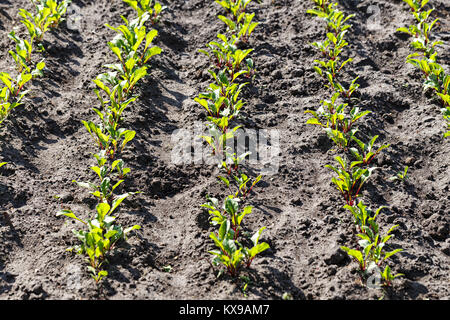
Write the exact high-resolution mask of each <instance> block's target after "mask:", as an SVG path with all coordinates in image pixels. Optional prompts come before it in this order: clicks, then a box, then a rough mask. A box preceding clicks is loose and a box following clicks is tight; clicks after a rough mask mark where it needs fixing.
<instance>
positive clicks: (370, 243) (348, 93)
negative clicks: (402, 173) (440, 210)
mask: <svg viewBox="0 0 450 320" xmlns="http://www.w3.org/2000/svg"><path fill="white" fill-rule="evenodd" d="M313 2H314V4H315V7H314V9H310V10H308V13H309V14H311V15H313V16H316V17H319V18H321V19H322V20H323V21H324V25H325V32H326V39H325V40H323V41H320V42H315V43H313V44H312V45H313V46H314V47H316V48H317V49H318V50H319V51H320V53H321V55H322V60H315V61H314V62H315V64H316V66H315V67H314V69H315V71H316V73H317V74H318V75H319V76H320V77H321V78H323V79H324V81H325V83H326V84H325V86H326V87H327V88H328V89H329V91H330V94H331V98H329V99H328V100H325V99H324V100H322V101H321V102H320V103H321V106H320V107H319V108H318V109H316V110H308V111H306V113H309V114H311V115H312V116H313V117H312V118H310V119H309V120H308V121H307V123H308V124H312V125H317V126H320V127H321V128H322V129H323V131H324V132H325V133H326V134H327V136H328V137H329V138H330V139H331V141H332V142H333V143H334V145H335V150H334V151H335V152H336V153H338V154H339V155H337V156H335V161H336V164H335V165H326V167H327V168H329V169H330V170H332V172H333V173H334V174H335V176H334V177H333V178H332V179H331V183H332V184H333V185H334V186H335V187H336V189H337V190H338V191H339V193H340V194H341V196H342V200H343V202H344V204H345V206H344V209H346V210H347V211H348V212H349V213H351V215H352V217H353V222H354V224H355V226H356V229H357V232H358V234H357V237H358V241H357V244H358V246H357V247H356V248H355V249H351V248H349V247H346V246H341V249H342V250H343V251H345V252H346V253H347V254H348V255H349V256H350V257H352V258H353V259H354V260H355V261H356V262H357V263H358V266H359V271H360V274H361V278H362V279H365V280H367V279H368V278H369V277H370V276H371V275H375V277H378V279H382V282H383V283H382V285H383V286H390V285H391V284H392V281H393V280H394V279H395V278H396V277H399V276H401V275H402V274H393V273H392V271H391V267H390V266H389V264H388V259H389V258H390V257H392V256H393V255H395V254H396V253H398V252H400V251H402V249H395V250H391V251H388V241H389V240H390V239H391V238H392V237H393V235H392V232H393V231H394V230H395V229H396V228H397V227H398V225H395V226H392V227H390V228H389V229H388V230H387V231H386V232H385V233H383V232H382V228H381V226H380V225H379V223H378V222H377V217H378V215H379V214H380V212H381V211H382V210H383V208H384V207H380V208H378V209H377V210H375V211H373V210H371V209H370V208H369V207H368V206H367V205H365V204H364V201H363V200H362V199H361V198H362V195H363V187H364V185H365V184H366V183H367V181H368V180H369V179H370V177H371V175H372V172H373V171H374V170H377V169H379V168H377V167H374V166H373V160H374V159H375V157H377V156H378V155H379V154H380V152H382V151H383V150H384V149H386V148H389V146H390V145H389V144H380V143H378V141H377V140H378V138H379V137H378V136H373V137H368V134H367V133H366V132H361V130H359V128H358V124H359V123H360V122H361V121H362V120H363V119H364V118H365V117H367V116H368V115H369V114H371V113H372V112H371V111H370V110H362V108H360V107H359V104H360V101H359V100H358V99H356V98H353V94H354V93H355V91H356V90H358V88H359V84H358V78H359V77H356V78H354V79H353V80H351V82H350V84H349V85H348V87H346V86H345V84H344V80H343V79H344V70H345V68H344V67H346V68H348V66H350V65H351V62H352V60H353V59H352V58H349V59H346V60H343V59H342V56H343V53H344V52H345V48H346V47H347V46H348V45H349V43H348V41H347V40H346V39H347V34H348V33H349V32H351V31H350V30H351V28H352V25H351V24H350V21H351V19H352V18H353V17H354V15H346V14H345V13H344V12H342V11H341V10H339V4H338V3H336V2H331V1H328V0H313ZM366 139H367V140H366Z"/></svg>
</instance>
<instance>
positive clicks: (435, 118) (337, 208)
mask: <svg viewBox="0 0 450 320" xmlns="http://www.w3.org/2000/svg"><path fill="white" fill-rule="evenodd" d="M73 3H74V4H75V5H76V6H77V7H78V8H79V10H77V11H76V16H78V17H80V18H81V19H80V20H79V22H78V23H79V27H78V30H72V29H74V28H73V26H72V27H71V28H68V25H67V23H63V24H62V25H61V26H60V28H59V29H57V30H56V31H54V32H51V33H49V34H47V37H46V42H45V47H46V49H47V52H46V54H45V59H46V63H47V70H46V71H45V77H43V78H41V79H39V80H35V81H33V85H32V86H31V89H32V91H31V93H30V94H29V95H28V98H27V100H26V103H25V104H24V105H23V106H21V107H19V108H18V109H16V110H14V112H13V113H12V114H11V116H10V118H9V119H8V120H7V121H6V122H5V125H4V126H3V128H2V129H1V131H0V136H1V143H0V159H1V161H7V162H8V165H7V166H5V167H3V168H2V169H1V171H0V172H1V177H0V197H1V198H0V299H95V298H107V299H281V297H282V295H283V294H284V293H290V294H291V295H292V297H293V298H294V299H376V298H380V297H382V296H384V298H385V299H449V298H450V286H449V283H450V276H449V274H450V270H449V262H450V257H449V255H450V239H449V215H448V213H449V207H450V198H449V186H450V160H449V159H450V142H449V141H443V139H442V133H443V131H444V128H445V126H444V121H443V118H442V115H441V113H440V110H439V109H440V107H439V104H438V103H437V102H435V101H434V100H433V99H432V96H431V95H426V94H424V93H423V90H422V86H421V81H422V80H421V78H420V74H419V73H418V72H417V70H415V69H414V68H413V67H412V66H411V65H407V64H406V63H405V58H406V56H407V55H408V54H409V53H410V52H411V50H410V48H409V47H408V45H409V40H408V39H407V37H405V36H404V35H401V34H399V33H398V32H396V29H397V28H398V27H402V26H406V25H409V24H410V23H411V22H412V19H411V18H412V17H411V15H410V13H409V12H408V9H407V6H406V4H404V3H403V2H402V1H400V0H389V1H387V0H386V1H384V0H371V1H363V0H359V1H358V0H353V1H352V0H347V1H344V0H342V1H340V7H341V9H342V10H345V12H346V13H354V14H355V15H356V17H355V18H354V19H353V20H352V22H353V28H352V31H353V33H352V34H351V35H349V36H348V42H349V43H350V46H349V47H347V49H346V50H345V53H344V56H345V55H347V56H350V57H353V58H354V61H353V63H351V64H349V65H348V66H347V67H346V70H347V71H348V72H349V75H348V77H349V79H350V77H351V76H355V75H359V76H360V80H359V83H360V84H361V88H360V93H359V98H360V103H359V104H360V106H361V108H363V109H365V110H371V111H373V113H372V114H371V115H369V116H368V117H367V118H366V120H365V122H364V123H363V124H362V125H360V130H361V131H362V132H366V133H367V135H375V134H378V135H379V136H380V138H379V141H383V142H384V143H390V144H391V147H390V148H389V149H387V151H386V152H384V153H383V155H382V156H380V157H379V158H378V160H377V166H378V167H379V169H378V170H376V171H375V172H374V176H373V177H372V178H371V180H370V182H368V184H367V185H366V186H365V188H364V195H363V199H364V201H365V202H366V203H368V204H370V205H371V207H372V208H376V207H378V206H381V205H385V206H387V207H388V208H387V209H385V210H384V211H382V214H380V216H379V222H380V225H382V227H383V229H384V230H387V229H388V228H389V227H390V226H392V225H394V224H399V225H400V227H399V228H398V229H397V230H396V232H395V238H393V239H392V242H391V247H392V248H398V247H401V248H404V249H405V251H404V252H402V253H400V254H398V255H396V256H395V257H394V258H393V260H392V262H391V265H392V266H393V269H394V272H400V273H404V274H405V276H404V277H403V278H399V279H397V280H396V281H395V284H394V287H393V289H392V290H391V291H390V292H388V293H387V294H384V293H383V291H381V290H376V289H368V288H367V287H366V286H365V285H362V284H361V281H360V280H359V277H358V274H357V273H356V272H355V268H356V267H357V265H356V264H355V263H354V262H353V261H351V260H350V259H349V258H348V257H346V255H345V254H343V253H342V252H340V251H339V249H338V248H339V246H340V245H346V246H350V247H355V246H356V243H355V241H356V236H355V228H354V226H353V224H352V219H351V216H350V214H349V213H348V212H346V211H345V210H344V209H343V208H342V199H341V198H340V197H339V195H338V191H337V190H335V188H334V186H333V185H332V184H331V182H330V180H331V177H332V173H331V171H330V170H329V169H327V168H325V167H324V166H325V165H326V164H332V163H333V157H334V156H335V153H334V152H333V151H332V149H333V146H332V145H331V143H330V141H329V140H328V138H327V137H326V136H325V135H324V133H323V131H321V130H320V129H319V128H316V127H313V126H311V125H307V124H306V120H307V119H308V118H309V116H308V114H304V111H305V110H307V109H316V108H317V106H318V105H319V102H320V100H321V99H323V98H327V99H328V97H329V92H328V91H327V90H328V89H326V88H325V87H324V86H323V84H324V83H323V82H322V81H321V80H320V79H319V78H318V77H317V76H316V74H315V72H314V70H313V69H312V65H313V60H314V59H317V58H318V57H319V55H318V53H317V50H316V49H315V48H313V47H312V46H311V45H310V43H311V42H314V41H320V40H322V39H324V36H325V35H324V28H323V24H322V22H321V21H318V20H316V19H314V18H313V17H312V16H310V15H307V14H306V10H307V9H309V8H311V7H312V5H311V2H310V1H306V0H302V1H300V0H284V1H273V2H272V1H270V0H264V1H263V2H262V3H261V4H258V3H256V2H255V3H252V4H251V5H250V7H249V9H250V11H253V12H255V13H256V17H255V19H256V20H257V21H260V22H261V24H260V25H259V26H258V27H257V28H256V29H255V32H254V37H253V38H252V40H251V41H250V45H251V46H252V47H253V48H255V50H254V52H253V53H252V57H253V59H254V61H255V65H256V68H257V70H258V73H257V75H256V78H255V80H254V82H253V83H252V84H251V85H249V86H248V88H247V89H246V91H245V92H244V94H243V97H244V98H245V100H246V101H247V102H248V103H247V105H246V106H245V110H244V114H245V118H246V119H247V120H242V121H241V123H242V124H243V125H244V127H245V128H247V129H255V130H256V129H269V130H272V129H273V130H278V132H279V133H280V154H279V161H280V162H279V171H278V173H277V174H275V175H268V176H264V177H263V179H262V181H261V182H260V184H259V185H258V187H257V188H255V192H254V194H253V195H252V198H251V200H250V201H249V202H250V203H251V204H252V205H253V206H254V207H255V208H254V211H253V213H252V214H251V215H249V216H248V218H246V219H247V220H246V226H245V227H246V229H248V230H253V231H256V230H257V229H258V228H259V227H261V226H266V227H267V229H266V231H265V233H264V234H263V240H264V241H266V242H268V243H269V244H270V246H271V248H270V250H267V251H265V252H264V253H263V254H262V255H261V256H260V257H259V258H257V259H255V261H254V263H253V264H252V269H251V271H249V272H247V276H248V277H249V278H250V279H251V284H250V286H249V288H248V292H247V295H248V297H247V298H246V297H245V296H244V295H243V293H242V291H241V289H240V286H241V284H240V283H236V282H233V281H232V280H231V279H230V278H229V277H227V276H222V277H220V278H216V275H217V270H213V268H212V267H211V266H210V263H209V260H210V255H209V254H208V253H207V251H208V250H211V249H212V248H213V246H212V242H211V241H210V239H209V233H210V232H211V231H212V230H215V228H213V227H211V226H210V225H209V223H208V220H207V219H208V213H207V212H205V211H204V210H203V209H202V208H201V207H200V205H201V204H202V203H204V202H205V196H206V195H207V194H208V193H209V194H212V195H216V196H220V197H221V198H222V197H223V196H224V195H226V193H225V190H220V188H219V187H218V186H219V183H218V182H217V181H216V175H217V169H216V168H215V166H213V165H207V164H201V163H199V164H194V163H192V164H184V165H175V164H173V163H172V161H171V151H172V148H173V145H174V143H173V142H172V133H173V132H174V131H175V130H177V129H182V128H186V129H189V128H191V126H193V125H194V124H195V123H197V122H198V121H203V120H204V119H205V114H204V111H203V110H202V107H200V106H199V105H198V104H196V103H195V102H194V101H193V98H194V97H195V96H196V95H198V93H200V92H202V91H204V90H205V89H206V87H207V86H208V84H209V81H210V77H209V74H208V73H207V72H206V69H207V68H208V64H209V63H208V61H207V59H206V57H205V56H204V55H202V54H200V53H198V52H197V50H198V49H200V48H204V45H205V44H206V43H207V42H209V41H212V40H214V38H215V36H216V34H217V32H218V31H221V30H222V31H223V30H224V24H223V23H222V22H221V21H220V20H219V19H217V17H216V16H217V15H218V14H221V13H222V11H221V10H220V6H219V5H218V4H216V3H214V1H206V0H189V1H180V0H177V1H175V0H174V1H163V3H164V4H165V5H167V7H168V8H167V10H166V11H165V13H164V14H163V16H162V19H161V22H160V24H159V25H158V26H156V29H158V31H159V36H158V38H157V39H156V40H155V44H156V45H158V46H160V47H161V48H163V50H164V52H163V54H162V55H160V56H157V57H155V58H154V59H153V65H152V70H151V76H150V77H147V78H146V79H145V80H144V81H143V82H142V83H141V86H140V87H139V90H138V91H139V93H140V98H139V99H138V101H137V102H136V103H134V104H133V106H132V107H131V108H130V109H129V110H128V111H127V113H126V123H125V125H124V126H125V127H126V128H132V129H134V130H136V131H137V137H136V139H135V140H134V141H133V143H132V144H131V146H130V147H129V148H128V149H127V151H126V152H125V153H124V154H123V158H124V159H125V161H126V162H127V164H128V166H129V167H130V168H131V169H132V171H131V174H130V176H129V178H128V179H127V182H126V185H125V186H124V189H125V190H127V191H142V192H143V193H142V194H139V195H136V196H134V198H133V200H131V201H127V202H126V203H125V204H124V205H123V207H122V209H121V211H120V215H119V219H120V222H121V223H122V224H123V225H124V226H129V225H133V224H139V225H141V226H142V229H141V230H139V231H137V232H136V233H135V234H134V235H133V236H132V237H130V239H129V241H128V247H126V246H125V245H123V246H121V247H118V248H117V249H116V250H115V251H114V252H113V253H112V255H111V257H110V259H109V262H110V263H109V264H108V267H107V271H108V272H109V276H108V278H107V279H106V280H105V281H104V285H103V287H102V289H101V290H96V288H95V284H94V282H93V280H92V279H91V278H90V277H89V274H88V273H87V272H86V269H85V267H86V264H85V262H84V261H83V259H82V257H80V256H77V255H75V254H74V253H69V252H65V249H66V248H68V247H70V246H71V245H74V244H76V240H75V238H74V237H73V235H72V232H71V230H72V229H74V228H81V225H80V224H79V223H75V222H74V221H69V219H65V218H64V217H56V212H57V211H58V210H60V209H61V208H71V209H72V210H73V211H75V212H76V213H77V214H79V215H80V216H81V217H83V218H86V217H88V216H90V215H91V214H90V212H92V209H94V208H95V205H96V203H95V201H94V200H93V199H92V196H91V195H89V193H88V192H87V191H85V190H82V189H80V188H79V187H77V186H76V185H75V183H73V182H72V180H74V179H76V180H80V181H87V180H90V179H92V172H90V170H89V167H90V166H92V165H94V161H95V160H94V159H93V158H92V156H91V152H97V150H96V149H95V146H94V145H93V143H92V141H91V138H90V136H89V134H88V133H87V132H86V130H85V128H84V127H83V125H82V123H81V120H89V119H91V120H94V119H95V118H96V115H95V114H94V112H93V111H92V109H91V108H92V107H96V106H97V105H98V101H97V98H96V96H95V94H94V93H93V91H92V90H93V89H94V87H95V85H94V84H93V83H92V81H91V80H92V79H94V78H95V77H96V76H97V75H98V74H99V73H101V72H105V71H106V69H105V68H104V67H103V65H104V64H106V63H111V62H113V61H115V59H114V57H113V56H112V54H111V52H110V50H109V48H108V46H107V44H106V43H107V41H109V40H111V39H112V38H113V37H114V35H115V34H114V32H113V31H112V30H110V29H108V28H107V27H105V26H104V24H105V23H109V24H111V25H113V26H114V25H118V24H120V23H121V19H120V15H124V16H126V17H134V16H135V14H134V13H133V12H132V10H131V9H129V7H128V6H126V5H125V4H123V3H122V1H121V0H95V1H93V0H92V1H89V0H73ZM431 3H432V5H433V6H434V7H435V8H436V11H435V13H434V15H435V16H436V17H439V18H440V19H441V23H440V25H439V26H438V28H437V29H436V35H437V36H438V37H440V38H442V40H443V41H444V42H445V44H444V45H443V46H441V48H440V53H439V56H440V59H441V60H440V62H441V63H442V64H443V65H445V67H446V68H447V70H449V65H450V55H449V52H450V51H449V46H450V17H449V14H450V3H449V1H447V0H432V1H431ZM370 6H376V7H377V8H379V9H380V11H377V10H376V9H375V10H372V9H371V8H370ZM19 8H27V9H31V4H30V3H29V1H27V0H0V33H1V36H0V70H1V71H8V72H12V71H13V61H12V59H11V58H10V57H9V55H8V50H10V49H12V45H13V44H12V42H11V41H10V40H9V39H8V38H7V34H8V33H9V32H10V31H11V30H13V28H17V33H19V34H24V31H25V30H24V28H23V27H22V25H21V23H20V22H19V20H20V19H19V16H18V11H19ZM374 26H375V27H377V26H378V27H379V28H378V29H376V30H373V27H374ZM405 165H409V167H410V170H409V177H410V178H409V180H408V182H406V183H405V184H402V183H393V182H390V181H389V180H388V178H389V177H390V176H392V175H394V174H395V173H396V172H397V171H399V170H401V169H403V167H404V166H405ZM56 195H58V196H60V199H59V200H57V199H55V197H54V196H56ZM167 266H170V267H171V270H170V272H168V271H169V270H168V269H167V268H165V267H167Z"/></svg>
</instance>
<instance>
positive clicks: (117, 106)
mask: <svg viewBox="0 0 450 320" xmlns="http://www.w3.org/2000/svg"><path fill="white" fill-rule="evenodd" d="M123 1H124V2H126V3H127V4H129V5H130V6H131V7H132V8H134V9H135V11H136V13H137V17H136V18H135V19H133V20H128V19H126V18H125V17H123V16H121V18H122V20H123V21H124V24H122V25H120V26H118V27H112V26H110V25H108V24H106V26H107V27H108V28H110V29H112V30H113V31H115V32H116V36H115V37H114V39H113V40H112V41H110V42H108V46H109V48H110V49H111V51H112V53H113V55H114V56H115V57H116V58H117V61H116V63H112V64H106V65H105V68H107V69H109V70H110V71H108V72H105V73H101V74H100V75H98V76H97V77H96V79H94V80H93V82H94V83H95V84H96V89H94V92H95V94H96V96H97V98H98V100H99V107H96V108H93V111H94V112H95V114H96V115H97V120H96V121H90V120H88V121H82V122H83V124H84V126H85V128H86V130H87V132H88V133H89V134H90V135H91V137H92V141H93V143H94V145H95V147H96V148H97V150H98V152H97V153H95V154H93V157H94V158H95V163H96V165H94V166H92V167H91V168H90V169H91V171H92V175H93V176H95V179H96V180H95V181H92V182H78V181H75V180H74V182H76V183H77V184H78V186H80V187H82V188H86V189H88V190H89V191H90V194H91V195H93V196H94V197H95V198H96V200H97V203H98V204H97V206H96V208H95V212H94V213H92V214H91V218H89V219H87V220H83V219H81V218H79V217H78V216H77V215H75V213H74V212H73V211H72V210H70V209H64V210H61V211H59V212H58V213H57V216H61V215H63V216H66V217H69V218H72V219H75V220H77V221H79V222H81V223H82V224H83V225H84V229H82V230H73V233H74V235H75V237H76V238H77V240H78V244H77V245H75V246H73V247H71V248H69V249H68V251H75V252H76V253H77V254H80V255H83V256H85V257H86V258H87V259H86V260H87V261H88V262H89V265H88V270H89V272H90V274H91V276H92V278H93V279H94V280H95V281H96V282H97V283H98V282H99V281H100V280H102V279H103V278H104V277H105V276H107V275H108V272H107V271H106V270H105V268H104V265H105V263H106V262H107V258H108V253H109V252H110V251H111V250H112V249H113V248H114V247H115V246H116V245H117V244H119V243H120V242H121V241H125V240H127V236H128V234H129V233H130V232H131V231H133V230H137V229H140V226H138V225H134V226H130V227H123V226H122V225H120V223H119V222H118V221H117V217H116V216H117V215H118V211H119V206H121V204H122V203H123V201H124V200H125V199H127V198H128V197H130V196H132V195H135V194H138V193H139V192H125V191H124V190H123V185H124V182H125V179H126V178H127V177H128V176H129V174H130V171H131V170H130V168H128V167H126V165H125V162H124V160H123V159H121V154H122V152H123V150H124V149H125V148H126V146H127V145H128V143H129V142H130V141H132V140H133V139H134V137H135V135H136V131H134V130H130V129H126V128H123V127H122V125H123V123H124V114H125V110H126V109H127V108H128V107H129V106H130V104H131V103H133V102H134V101H135V100H136V99H137V98H138V95H137V94H136V93H135V91H136V90H135V88H136V86H137V85H138V83H139V81H140V80H141V79H143V78H144V77H145V76H147V75H148V69H149V68H150V59H151V58H152V57H153V56H155V55H158V54H160V53H161V52H162V50H161V48H159V47H157V46H153V45H152V42H153V40H154V38H155V37H156V36H157V34H158V32H157V30H155V29H151V28H148V27H147V26H146V25H149V24H150V25H154V24H156V23H157V22H158V20H159V17H160V13H161V11H162V10H163V9H164V8H163V7H162V6H161V5H160V4H159V3H157V2H155V3H153V1H149V0H140V1H129V0H123ZM119 191H120V192H119ZM113 214H114V216H113Z"/></svg>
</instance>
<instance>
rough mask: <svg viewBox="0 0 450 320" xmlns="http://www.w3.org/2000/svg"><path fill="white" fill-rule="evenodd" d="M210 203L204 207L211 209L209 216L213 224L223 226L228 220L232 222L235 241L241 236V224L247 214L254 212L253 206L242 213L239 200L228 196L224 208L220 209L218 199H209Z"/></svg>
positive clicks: (245, 208) (244, 209) (247, 207)
mask: <svg viewBox="0 0 450 320" xmlns="http://www.w3.org/2000/svg"><path fill="white" fill-rule="evenodd" d="M207 199H208V203H205V204H203V205H202V207H204V208H207V209H209V211H208V212H209V215H210V218H211V224H213V225H222V223H223V222H224V221H226V220H230V221H231V229H232V230H233V235H234V238H233V239H234V240H236V239H237V238H238V236H239V232H240V230H241V223H242V220H243V219H244V217H245V216H246V215H247V214H250V213H251V212H252V207H251V206H246V207H244V208H243V210H242V211H241V210H240V209H239V202H240V201H241V200H240V199H239V198H236V197H235V196H232V195H231V196H228V197H227V198H226V199H225V201H224V204H223V206H222V208H220V207H219V202H218V200H217V199H216V198H210V197H207Z"/></svg>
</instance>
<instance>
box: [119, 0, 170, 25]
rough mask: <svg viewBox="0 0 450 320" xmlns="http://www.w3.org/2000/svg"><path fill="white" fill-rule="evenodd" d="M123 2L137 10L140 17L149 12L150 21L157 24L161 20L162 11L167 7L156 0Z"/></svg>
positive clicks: (127, 0)
mask: <svg viewBox="0 0 450 320" xmlns="http://www.w3.org/2000/svg"><path fill="white" fill-rule="evenodd" d="M123 2H125V3H126V4H128V5H129V6H130V7H132V8H133V9H134V10H136V12H137V13H138V16H139V18H140V17H142V16H143V15H144V14H148V15H149V16H150V21H151V23H152V24H156V23H158V22H159V19H160V15H161V12H162V11H163V10H165V9H166V8H167V7H166V6H162V5H161V4H160V3H159V2H157V1H155V4H153V0H138V1H133V0H123Z"/></svg>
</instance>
